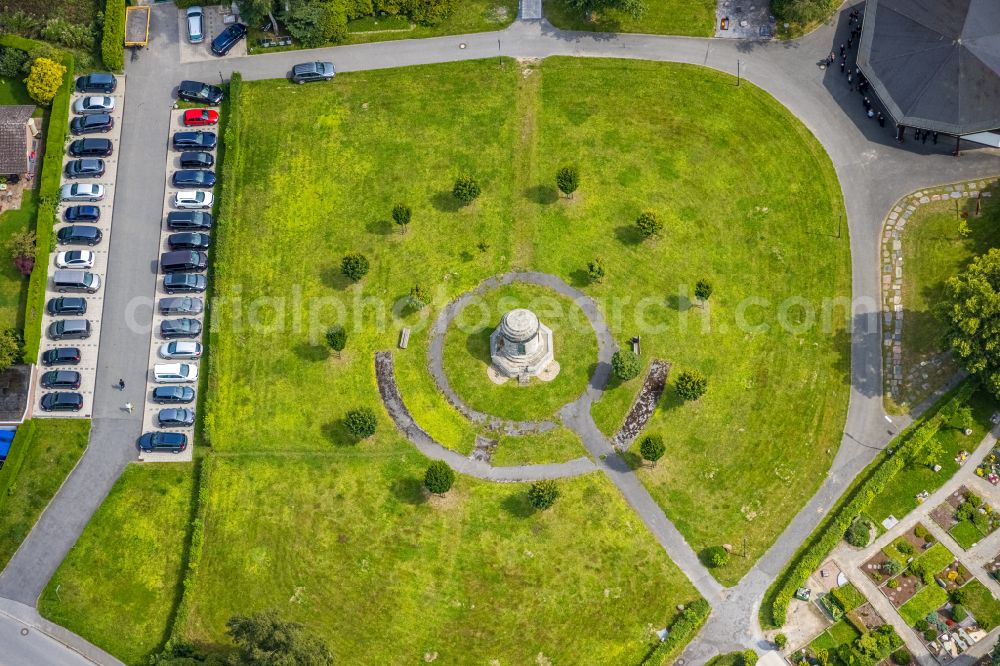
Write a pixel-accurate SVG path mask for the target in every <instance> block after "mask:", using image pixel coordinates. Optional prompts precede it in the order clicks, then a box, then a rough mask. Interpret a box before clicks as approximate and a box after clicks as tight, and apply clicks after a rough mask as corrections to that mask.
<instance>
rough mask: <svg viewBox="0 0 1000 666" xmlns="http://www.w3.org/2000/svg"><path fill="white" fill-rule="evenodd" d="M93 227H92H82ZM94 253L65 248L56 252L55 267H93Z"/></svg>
mask: <svg viewBox="0 0 1000 666" xmlns="http://www.w3.org/2000/svg"><path fill="white" fill-rule="evenodd" d="M84 229H93V227H84ZM93 267H94V253H93V252H91V251H90V250H67V251H65V252H59V253H58V254H56V268H93Z"/></svg>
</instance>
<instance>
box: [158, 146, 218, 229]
mask: <svg viewBox="0 0 1000 666" xmlns="http://www.w3.org/2000/svg"><path fill="white" fill-rule="evenodd" d="M199 154H200V153H199ZM167 227H169V228H170V229H171V230H173V231H189V230H190V231H207V230H209V229H211V228H212V214H211V213H206V212H205V211H201V210H178V211H171V212H169V213H167Z"/></svg>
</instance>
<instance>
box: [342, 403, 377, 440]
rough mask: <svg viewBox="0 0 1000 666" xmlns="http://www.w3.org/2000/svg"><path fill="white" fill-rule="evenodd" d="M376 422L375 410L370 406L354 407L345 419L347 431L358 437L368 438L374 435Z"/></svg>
mask: <svg viewBox="0 0 1000 666" xmlns="http://www.w3.org/2000/svg"><path fill="white" fill-rule="evenodd" d="M376 423H377V421H376V418H375V411H374V410H372V409H370V408H368V407H361V408H359V409H352V410H351V411H349V412H347V417H346V418H345V419H344V426H345V427H346V428H347V432H349V433H351V434H352V435H353V436H355V437H357V438H358V439H366V438H368V437H371V436H372V435H374V434H375V425H376Z"/></svg>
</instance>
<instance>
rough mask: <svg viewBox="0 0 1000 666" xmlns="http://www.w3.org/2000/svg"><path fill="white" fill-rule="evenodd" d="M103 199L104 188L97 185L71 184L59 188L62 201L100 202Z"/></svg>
mask: <svg viewBox="0 0 1000 666" xmlns="http://www.w3.org/2000/svg"><path fill="white" fill-rule="evenodd" d="M103 198H104V186H103V185H100V184H98V183H73V184H72V185H63V186H62V187H61V188H59V199H60V200H62V201H100V200H101V199H103Z"/></svg>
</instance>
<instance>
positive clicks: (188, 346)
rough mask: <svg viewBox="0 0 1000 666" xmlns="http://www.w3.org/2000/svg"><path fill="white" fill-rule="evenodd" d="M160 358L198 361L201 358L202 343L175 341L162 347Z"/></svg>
mask: <svg viewBox="0 0 1000 666" xmlns="http://www.w3.org/2000/svg"><path fill="white" fill-rule="evenodd" d="M160 358H168V359H183V360H187V359H198V358H201V343H200V342H191V341H189V340H174V341H173V342H167V343H165V344H163V345H160Z"/></svg>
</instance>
